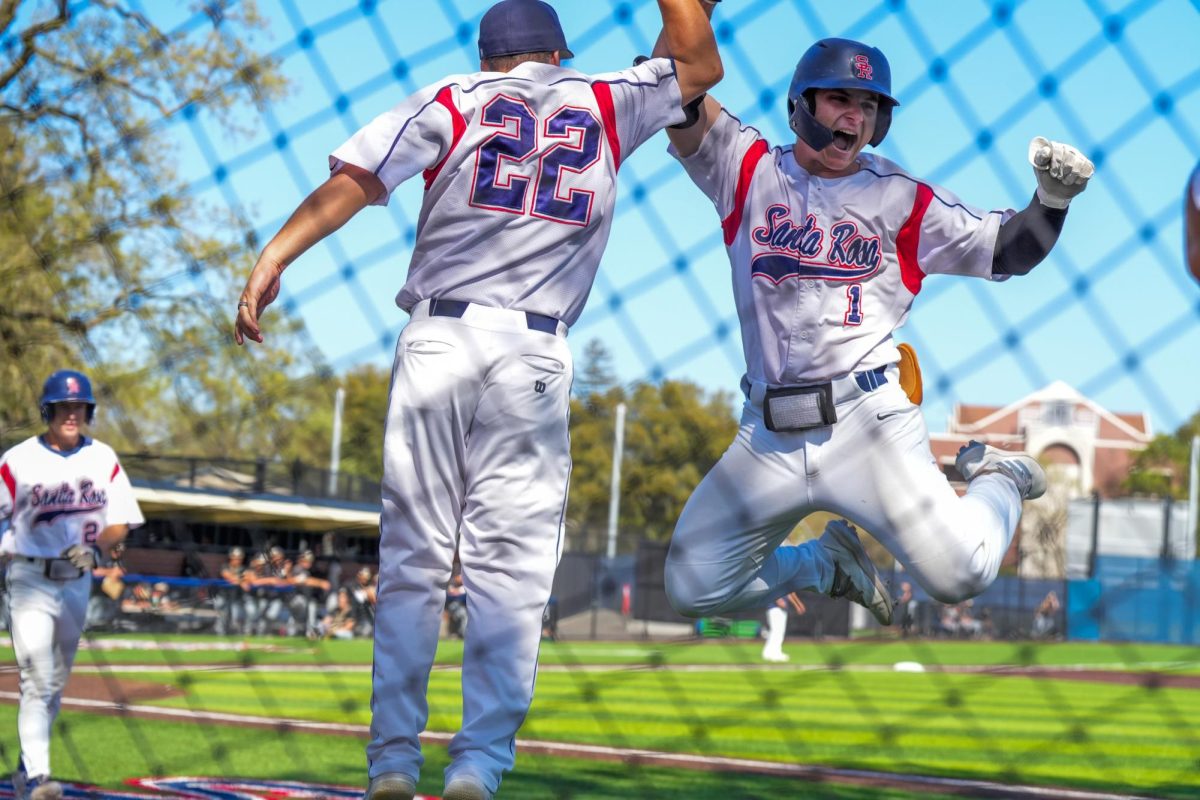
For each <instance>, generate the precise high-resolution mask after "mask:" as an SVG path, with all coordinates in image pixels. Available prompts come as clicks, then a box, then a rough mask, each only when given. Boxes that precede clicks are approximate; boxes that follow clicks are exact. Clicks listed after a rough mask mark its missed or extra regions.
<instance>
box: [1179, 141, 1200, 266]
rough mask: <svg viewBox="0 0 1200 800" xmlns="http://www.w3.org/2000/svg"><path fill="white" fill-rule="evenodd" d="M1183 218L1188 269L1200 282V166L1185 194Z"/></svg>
mask: <svg viewBox="0 0 1200 800" xmlns="http://www.w3.org/2000/svg"><path fill="white" fill-rule="evenodd" d="M1183 217H1184V220H1183V224H1184V228H1185V229H1186V231H1187V232H1186V233H1185V234H1184V236H1185V237H1186V241H1185V244H1184V249H1185V250H1186V251H1187V262H1188V268H1189V269H1191V271H1192V277H1194V278H1195V279H1196V280H1198V281H1200V164H1197V165H1196V168H1195V169H1194V170H1192V177H1191V178H1189V179H1188V185H1187V188H1186V189H1184V192H1183Z"/></svg>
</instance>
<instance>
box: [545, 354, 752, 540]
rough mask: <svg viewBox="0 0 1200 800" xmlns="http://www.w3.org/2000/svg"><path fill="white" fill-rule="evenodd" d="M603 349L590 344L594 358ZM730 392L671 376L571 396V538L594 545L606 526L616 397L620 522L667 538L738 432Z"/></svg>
mask: <svg viewBox="0 0 1200 800" xmlns="http://www.w3.org/2000/svg"><path fill="white" fill-rule="evenodd" d="M602 350H603V346H597V347H590V346H589V351H588V352H589V354H590V355H591V357H592V359H593V360H596V361H602V359H600V358H597V356H600V355H602V353H601V351H602ZM600 385H602V384H600ZM733 400H734V398H733V396H732V395H731V394H730V393H728V392H715V393H712V394H707V393H706V392H705V391H704V390H703V389H702V388H701V387H699V386H697V385H695V384H693V383H688V382H686V381H671V380H668V381H663V382H662V383H661V384H652V383H637V384H634V385H633V386H632V387H631V388H630V389H628V390H626V389H624V388H621V387H618V386H609V387H608V388H606V389H603V390H601V391H594V392H593V393H591V394H588V395H586V396H581V397H576V398H575V399H573V400H572V401H571V452H572V456H573V459H574V467H573V469H572V472H571V496H570V499H569V501H568V503H567V526H568V534H569V535H570V536H572V537H573V538H574V539H576V541H577V543H576V546H579V547H583V548H587V549H599V548H600V547H601V545H600V536H601V532H602V531H604V530H606V528H607V524H608V508H609V499H610V494H611V492H610V487H611V476H612V457H613V434H614V426H615V418H616V407H617V404H618V403H622V402H624V403H625V404H626V406H627V409H626V418H625V455H624V460H623V462H622V476H621V478H622V479H621V511H620V519H619V520H618V527H619V528H620V530H621V531H623V532H625V533H626V534H633V535H634V536H639V537H640V536H645V537H647V538H651V539H658V540H665V539H666V538H668V537H669V536H670V535H671V532H672V531H673V530H674V528H675V521H676V520H677V519H678V518H679V513H680V512H681V511H682V510H683V505H684V503H685V502H687V498H688V497H689V496H690V495H691V492H692V490H693V489H695V488H696V486H697V485H698V484H699V483H700V479H701V478H703V477H704V475H705V474H706V473H707V472H708V470H709V469H711V468H712V466H713V465H714V464H715V463H716V462H717V459H718V458H720V456H721V454H722V453H723V452H724V451H725V448H726V447H728V446H729V442H730V441H731V440H732V439H733V436H734V434H735V433H736V432H737V420H736V419H735V418H734V416H733V405H734V402H733ZM580 540H582V542H580Z"/></svg>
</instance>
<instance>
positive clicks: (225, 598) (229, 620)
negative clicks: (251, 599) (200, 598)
mask: <svg viewBox="0 0 1200 800" xmlns="http://www.w3.org/2000/svg"><path fill="white" fill-rule="evenodd" d="M220 577H221V580H223V581H225V583H227V584H229V585H228V586H223V587H221V588H220V589H217V590H216V591H215V592H214V593H213V608H215V609H216V610H217V625H216V628H215V631H216V633H217V635H218V636H225V635H226V634H230V633H232V634H242V633H244V632H245V630H246V612H247V610H248V609H247V608H246V602H245V590H244V588H243V586H242V584H243V582H244V581H245V578H246V551H245V550H243V549H242V548H240V547H235V548H233V549H232V550H230V551H229V555H228V556H226V558H225V563H224V564H223V565H221V575H220Z"/></svg>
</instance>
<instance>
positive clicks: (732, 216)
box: [721, 139, 767, 247]
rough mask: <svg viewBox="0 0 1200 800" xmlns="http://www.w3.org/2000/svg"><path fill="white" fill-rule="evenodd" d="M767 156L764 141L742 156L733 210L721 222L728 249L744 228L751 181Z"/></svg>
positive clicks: (759, 141)
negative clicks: (759, 163) (760, 163)
mask: <svg viewBox="0 0 1200 800" xmlns="http://www.w3.org/2000/svg"><path fill="white" fill-rule="evenodd" d="M766 154H767V143H766V141H764V140H763V139H759V140H758V141H757V142H755V143H754V144H752V145H750V149H749V150H747V151H746V155H744V156H742V169H741V172H739V173H738V182H737V190H736V191H735V192H734V195H733V210H732V211H730V212H729V216H728V217H726V218H725V219H723V220H721V230H722V231H724V232H725V246H726V247H728V246H729V245H731V244H733V240H734V239H736V238H737V231H738V228H740V227H741V226H742V212H743V211H744V210H745V209H746V198H747V197H749V196H750V179H751V178H753V177H754V170H755V168H756V167H758V162H759V161H761V160H762V157H763V156H765V155H766Z"/></svg>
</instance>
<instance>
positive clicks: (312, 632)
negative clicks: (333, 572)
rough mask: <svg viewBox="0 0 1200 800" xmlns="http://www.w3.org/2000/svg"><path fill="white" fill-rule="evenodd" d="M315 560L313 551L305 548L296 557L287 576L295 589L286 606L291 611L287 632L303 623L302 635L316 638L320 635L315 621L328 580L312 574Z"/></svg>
mask: <svg viewBox="0 0 1200 800" xmlns="http://www.w3.org/2000/svg"><path fill="white" fill-rule="evenodd" d="M315 560H316V555H315V554H314V553H313V551H312V550H305V551H304V552H302V553H301V554H300V556H299V557H298V558H297V560H296V565H295V566H294V567H292V572H291V575H290V576H289V578H288V580H289V581H290V582H291V584H292V586H293V587H295V591H294V592H293V593H292V596H291V598H290V600H289V601H288V608H289V609H290V611H291V619H290V620H289V621H288V626H289V633H290V632H291V628H292V626H298V625H300V624H303V625H304V635H305V636H306V637H307V638H309V639H316V638H318V636H319V635H320V633H319V631H318V630H317V622H318V620H319V619H320V609H321V607H322V604H323V603H324V602H325V595H326V594H327V593H328V592H329V581H327V580H325V579H324V578H318V577H317V576H316V575H314V574H313V562H314V561H315Z"/></svg>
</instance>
